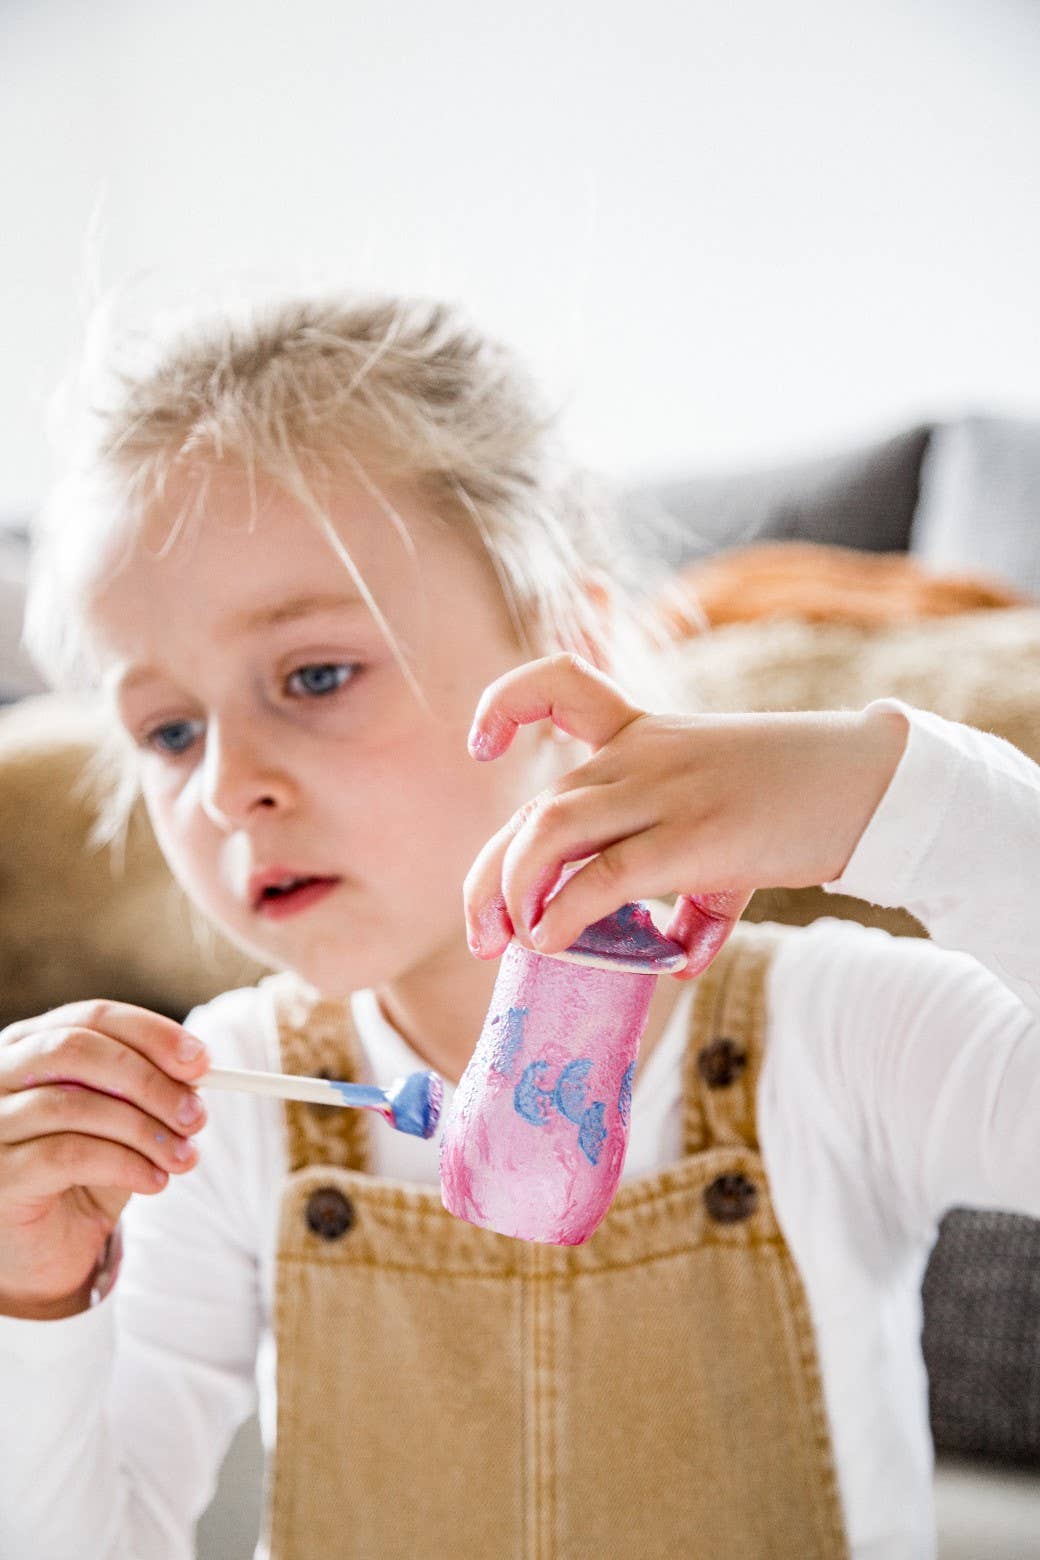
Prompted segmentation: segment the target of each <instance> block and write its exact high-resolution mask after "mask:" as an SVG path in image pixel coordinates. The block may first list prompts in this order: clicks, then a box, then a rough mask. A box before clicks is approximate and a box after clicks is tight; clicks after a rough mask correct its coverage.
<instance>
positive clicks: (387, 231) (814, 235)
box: [0, 0, 1040, 516]
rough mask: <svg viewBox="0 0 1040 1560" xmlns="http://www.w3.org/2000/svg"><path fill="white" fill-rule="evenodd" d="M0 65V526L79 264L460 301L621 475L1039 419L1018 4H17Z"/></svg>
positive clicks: (1036, 124)
mask: <svg viewBox="0 0 1040 1560" xmlns="http://www.w3.org/2000/svg"><path fill="white" fill-rule="evenodd" d="M0 59H2V61H3V66H2V77H3V90H2V94H0V148H2V150H0V158H2V159H3V167H4V174H3V190H4V209H5V219H4V224H3V226H4V232H5V238H4V243H3V245H2V246H0V299H2V304H0V307H2V309H3V339H4V373H3V375H2V378H0V512H2V513H4V514H6V515H8V516H10V515H18V514H22V513H24V512H25V511H26V510H27V509H30V508H31V507H32V506H33V505H34V504H35V503H36V502H37V500H38V498H39V496H40V494H41V491H42V490H43V488H44V487H45V485H46V482H47V480H48V477H49V474H50V462H51V456H50V454H49V452H48V446H47V439H46V436H45V408H46V402H47V398H48V395H49V393H50V391H51V390H52V388H53V386H54V384H55V382H56V380H57V379H58V378H59V376H60V375H61V374H62V373H63V372H64V371H65V370H66V369H67V368H68V367H69V365H70V363H71V361H72V360H73V358H74V356H75V352H76V348H77V343H78V340H79V336H80V330H81V323H82V311H83V304H84V296H85V290H86V289H87V288H89V285H91V274H90V273H91V271H92V270H93V271H94V272H95V273H96V276H97V280H99V281H100V284H101V285H102V286H103V287H112V286H115V287H118V288H119V289H120V290H121V292H122V293H123V295H124V296H123V301H122V304H121V306H120V307H121V313H122V314H123V316H124V317H125V318H127V319H128V320H129V321H131V322H135V321H137V322H140V323H142V324H145V325H146V324H147V323H148V322H149V321H150V320H151V319H152V318H153V317H154V315H155V313H156V311H158V310H161V309H166V308H168V307H173V308H177V307H179V306H181V305H183V304H184V303H185V302H190V301H191V300H193V299H195V298H198V297H200V296H208V295H209V294H211V293H213V292H214V291H221V292H222V293H223V292H224V291H226V290H227V289H228V288H234V289H237V290H238V292H239V293H240V294H249V293H251V292H254V291H255V292H257V293H266V292H268V291H270V290H276V289H279V288H281V287H284V286H290V287H295V286H299V285H306V286H310V285H335V286H341V285H346V286H349V287H362V288H368V287H373V288H377V289H404V290H410V291H420V292H426V293H436V294H444V295H447V296H449V297H452V298H458V299H462V300H463V301H464V302H465V303H466V304H467V305H468V306H469V308H470V310H471V312H472V313H473V314H474V315H475V317H476V318H477V320H478V321H479V322H480V323H482V324H483V325H485V326H486V327H488V328H490V329H492V330H494V331H496V332H498V333H499V334H501V335H503V336H505V337H506V338H507V339H508V340H509V341H510V342H511V343H513V344H514V345H515V346H516V347H517V348H519V349H520V351H521V352H522V353H523V354H524V355H525V356H526V357H527V359H528V361H529V362H530V363H531V365H532V366H533V368H534V369H535V371H536V372H537V373H538V375H539V377H540V378H541V380H542V382H543V383H544V384H545V385H546V387H547V388H548V389H549V390H550V392H551V393H552V395H553V396H554V398H555V399H556V400H557V401H558V402H559V403H560V404H561V405H562V406H563V407H564V409H565V417H566V426H567V429H568V431H569V434H570V439H571V445H572V448H573V449H574V451H575V453H576V454H577V455H578V456H579V457H580V458H581V459H582V460H583V461H586V462H589V463H591V464H593V465H594V466H596V467H598V468H600V469H601V470H604V471H606V472H607V473H609V474H610V475H611V476H616V477H621V478H623V479H637V480H641V479H643V478H647V477H651V476H653V477H657V476H660V475H668V474H673V473H676V474H677V473H686V472H687V471H688V470H690V469H693V468H696V469H700V468H710V467H715V466H736V465H738V464H743V463H745V462H747V461H756V460H771V459H774V458H785V457H787V456H788V455H790V456H796V455H800V454H802V453H805V454H809V453H813V452H816V451H818V450H825V449H829V448H835V449H836V448H839V447H841V446H842V445H843V444H845V443H847V442H848V441H850V440H856V439H859V438H861V437H865V436H870V435H872V434H873V433H875V432H884V431H886V430H888V429H890V428H896V427H898V426H901V425H903V424H905V423H907V422H910V421H914V420H918V419H936V418H942V417H946V416H952V415H956V414H957V413H958V412H961V411H964V410H971V409H973V408H982V409H985V410H987V411H991V412H1000V413H1010V414H1015V413H1022V414H1029V413H1031V412H1036V411H1037V410H1038V408H1040V388H1038V383H1037V362H1038V349H1040V295H1038V288H1037V283H1036V278H1037V275H1038V274H1040V204H1038V202H1037V200H1036V170H1037V152H1038V149H1040V92H1038V90H1037V83H1038V81H1040V18H1038V10H1037V7H1036V5H1035V4H1034V3H1033V0H986V3H985V4H983V3H971V0H871V4H869V5H852V4H848V3H840V0H838V3H835V0H792V3H789V4H787V5H784V6H777V5H773V4H769V3H768V0H731V3H730V4H728V5H726V6H717V5H708V4H705V3H703V0H690V3H687V4H686V5H685V6H682V7H679V6H675V5H674V4H671V3H668V0H645V3H643V4H641V5H638V6H635V5H631V4H623V3H619V0H595V3H594V0H571V4H569V5H566V6H561V5H552V4H547V3H545V0H528V3H526V4H524V5H522V6H519V5H513V6H507V5H504V4H498V5H496V4H491V5H487V4H485V5H482V6H478V5H476V4H470V3H465V0H440V3H439V4H437V5H435V6H430V5H420V4H418V3H416V0H397V3H396V4H392V5H378V4H375V3H374V0H346V3H344V0H297V3H296V4H294V5H292V6H285V5H282V4H275V3H272V0H251V3H250V4H246V3H245V0H206V3H202V0H180V3H178V4H177V5H175V6H171V5H160V4H158V3H156V0H133V3H131V0H93V3H92V4H90V5H89V6H84V5H82V4H80V3H74V0H36V3H34V4H30V3H28V0H3V4H0ZM92 218H94V220H95V223H96V229H97V234H98V252H97V256H95V260H94V261H93V262H91V263H90V264H88V265H86V266H85V264H84V249H85V246H86V244H87V234H88V229H89V228H90V224H91V220H92ZM98 257H99V258H98Z"/></svg>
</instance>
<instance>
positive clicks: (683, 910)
mask: <svg viewBox="0 0 1040 1560" xmlns="http://www.w3.org/2000/svg"><path fill="white" fill-rule="evenodd" d="M545 717H549V718H550V719H551V720H552V721H553V722H554V724H555V725H557V726H558V727H559V728H560V729H561V730H563V731H565V732H568V733H569V734H570V735H571V736H575V737H578V738H580V740H581V741H583V742H587V743H588V744H589V745H590V746H591V747H592V749H593V756H592V757H591V758H589V759H587V760H586V761H585V762H584V763H582V764H579V765H578V766H577V768H575V769H572V770H571V771H570V772H569V773H568V774H566V775H564V776H563V777H562V778H561V779H559V780H558V781H556V782H555V783H554V784H553V785H551V786H549V787H548V788H547V789H546V790H545V791H543V792H542V793H541V795H539V796H537V797H535V798H534V799H533V800H532V801H531V802H528V803H527V804H526V805H525V806H524V807H522V808H520V809H519V811H518V812H516V813H515V814H514V815H513V817H512V818H511V819H510V820H509V822H508V823H507V824H506V825H505V827H504V828H502V829H500V830H499V831H498V833H497V834H495V835H494V836H493V837H492V838H491V839H490V840H489V841H488V843H487V844H486V845H485V846H484V848H483V850H482V851H481V852H480V854H479V856H478V857H477V859H476V861H475V862H474V863H473V866H472V867H471V868H470V871H469V873H468V874H467V877H466V882H465V885H464V891H463V896H464V901H465V910H466V924H467V932H468V936H469V943H470V947H471V949H472V950H473V952H474V953H476V954H478V955H479V956H480V957H482V958H495V957H497V956H498V955H499V954H500V953H501V952H502V950H503V949H504V947H505V946H506V943H507V942H508V941H509V939H510V937H511V936H513V935H514V934H515V936H516V937H517V938H518V940H519V941H520V942H522V943H523V944H524V945H525V946H527V947H535V948H537V949H538V951H540V952H544V953H558V952H560V951H561V950H562V949H564V948H566V947H567V946H568V945H569V944H570V943H572V942H573V941H574V940H575V939H576V938H577V937H578V936H579V935H580V933H581V932H582V931H584V929H585V927H586V926H589V925H590V924H591V923H592V922H594V921H598V920H600V919H601V918H602V917H603V916H606V915H610V914H611V913H612V912H613V911H614V910H617V909H618V908H619V907H620V906H621V905H623V904H624V903H626V902H627V901H628V900H632V899H652V898H654V897H657V896H660V895H662V894H669V893H677V894H679V895H681V896H682V897H681V898H680V899H679V901H678V903H677V904H676V906H675V913H674V915H673V917H672V921H671V923H670V925H669V927H668V936H670V937H673V938H675V940H676V941H677V942H680V943H682V945H683V947H685V948H686V949H687V952H688V954H689V956H690V957H689V963H687V965H686V966H685V968H684V969H683V970H681V971H680V972H679V974H680V976H684V977H687V978H689V977H691V976H693V975H696V974H699V972H700V970H701V969H703V968H704V967H705V966H706V965H707V964H708V963H710V961H711V959H712V958H714V956H715V954H716V953H717V952H718V950H719V948H720V947H721V945H722V943H723V942H724V941H725V939H726V937H727V936H728V935H729V931H730V930H731V929H732V926H733V923H734V922H735V921H736V920H737V918H738V917H739V916H740V914H741V912H742V910H743V909H744V907H745V905H746V904H747V902H748V900H749V899H750V897H751V894H752V893H753V891H754V890H755V889H756V888H773V887H776V888H801V887H806V886H809V885H813V884H818V883H827V882H831V881H832V880H833V879H835V878H838V877H840V876H841V874H842V872H843V871H844V869H845V866H846V864H847V863H848V860H849V857H850V856H851V855H852V852H853V850H854V849H855V847H856V844H857V842H858V840H859V838H860V836H861V835H862V833H863V831H864V829H865V828H866V826H867V824H868V823H869V822H870V819H871V817H872V816H873V813H874V810H875V808H876V807H877V805H878V803H879V802H880V800H881V798H882V796H883V795H884V794H885V791H886V790H887V788H888V784H889V781H890V780H891V779H892V776H893V774H894V773H895V770H896V766H897V765H898V763H899V760H900V757H901V756H902V753H903V749H904V747H905V745H906V738H907V731H908V723H907V721H906V719H905V717H904V716H902V715H900V714H899V713H898V712H896V711H887V710H875V711H873V712H872V713H869V714H868V713H866V712H864V711H840V712H839V711H827V712H823V713H808V712H805V713H803V712H799V713H793V714H752V715H654V714H649V713H647V712H646V711H645V710H642V709H640V708H639V707H638V706H637V705H635V704H632V703H631V702H630V700H628V699H627V698H626V697H625V695H624V694H623V693H622V691H621V689H620V688H619V687H618V686H617V684H616V683H614V682H612V681H611V680H610V679H609V678H608V677H606V676H604V675H603V673H601V672H599V671H596V670H595V669H594V668H593V667H591V666H590V665H588V663H587V662H585V661H582V660H581V659H580V658H579V657H577V656H573V655H568V654H560V655H554V656H548V657H545V658H543V659H542V660H537V661H529V662H527V663H526V664H525V665H523V666H519V667H516V668H515V669H514V670H513V671H511V672H507V673H506V674H505V676H503V677H500V678H498V679H497V681H496V682H493V683H491V685H490V686H489V687H488V688H486V689H485V690H484V693H483V694H482V695H481V698H480V702H479V704H478V706H477V712H476V715H475V717H474V721H473V728H472V730H471V732H470V737H469V749H470V752H471V753H472V755H473V756H474V758H478V759H481V760H489V759H494V758H498V757H499V756H500V755H501V754H502V753H504V752H505V751H506V749H507V748H508V747H509V744H510V742H511V741H512V739H513V736H514V734H515V733H516V731H517V730H518V729H519V727H520V726H522V725H526V724H528V723H530V722H531V721H536V720H542V719H544V718H545ZM590 856H591V857H593V859H592V860H591V861H589V862H588V864H587V865H586V866H584V867H582V868H581V869H580V870H578V871H576V872H575V873H574V875H573V876H572V877H570V878H569V879H568V880H567V881H566V883H565V884H564V886H563V887H562V888H561V889H560V890H559V891H558V892H557V893H556V894H554V895H553V897H552V898H551V899H550V901H549V902H548V904H543V901H544V898H545V895H546V894H547V893H549V891H550V890H551V889H552V888H553V886H554V884H555V883H556V882H557V880H558V878H559V875H560V871H561V869H562V867H563V865H564V863H566V862H574V861H581V860H584V859H585V858H586V857H590ZM539 910H541V917H540V919H539ZM712 922H714V923H715V927H716V932H715V935H714V936H713V935H712V933H711V926H710V924H709V923H712ZM535 924H536V925H537V934H536V936H534V937H533V936H532V933H531V929H532V926H533V925H535ZM706 929H707V932H708V935H707V936H705V930H706Z"/></svg>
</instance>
